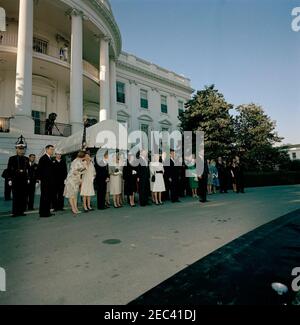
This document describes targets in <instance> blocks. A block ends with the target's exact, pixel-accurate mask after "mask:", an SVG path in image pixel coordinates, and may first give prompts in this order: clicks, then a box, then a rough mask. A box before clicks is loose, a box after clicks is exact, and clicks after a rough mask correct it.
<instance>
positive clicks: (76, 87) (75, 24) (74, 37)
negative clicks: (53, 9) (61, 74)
mask: <svg viewBox="0 0 300 325" xmlns="http://www.w3.org/2000/svg"><path fill="white" fill-rule="evenodd" d="M71 17H72V32H71V76H70V123H71V125H72V134H74V133H76V132H78V131H82V129H83V63H82V47H83V45H82V44H83V43H82V42H83V37H82V14H81V13H80V12H78V11H77V10H73V11H72V12H71Z"/></svg>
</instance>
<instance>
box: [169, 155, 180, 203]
mask: <svg viewBox="0 0 300 325" xmlns="http://www.w3.org/2000/svg"><path fill="white" fill-rule="evenodd" d="M165 172H166V173H167V177H168V180H169V187H170V192H171V201H172V202H173V203H175V202H180V201H179V178H180V173H181V167H180V166H178V163H177V161H176V155H175V151H174V150H173V149H171V150H170V164H169V166H166V167H165Z"/></svg>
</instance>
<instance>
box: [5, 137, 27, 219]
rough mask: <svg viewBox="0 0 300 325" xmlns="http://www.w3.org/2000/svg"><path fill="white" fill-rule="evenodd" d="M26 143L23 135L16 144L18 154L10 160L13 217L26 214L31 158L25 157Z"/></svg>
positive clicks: (9, 171) (9, 174)
mask: <svg viewBox="0 0 300 325" xmlns="http://www.w3.org/2000/svg"><path fill="white" fill-rule="evenodd" d="M25 149H26V144H25V143H24V141H23V137H21V138H19V139H18V142H17V144H16V153H17V154H16V155H15V156H12V157H10V158H9V160H8V165H7V170H8V185H9V186H11V187H12V193H13V202H12V217H18V216H25V213H24V212H25V210H26V199H27V193H26V190H27V186H28V183H29V178H28V167H29V160H28V158H27V157H25Z"/></svg>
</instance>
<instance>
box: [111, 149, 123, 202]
mask: <svg viewBox="0 0 300 325" xmlns="http://www.w3.org/2000/svg"><path fill="white" fill-rule="evenodd" d="M122 171H123V166H122V164H121V163H120V160H119V156H118V155H117V156H116V157H115V159H114V166H109V175H110V185H109V190H110V194H111V195H112V196H113V201H114V207H115V208H120V207H121V206H122V203H121V202H122V185H123V177H122V175H123V172H122Z"/></svg>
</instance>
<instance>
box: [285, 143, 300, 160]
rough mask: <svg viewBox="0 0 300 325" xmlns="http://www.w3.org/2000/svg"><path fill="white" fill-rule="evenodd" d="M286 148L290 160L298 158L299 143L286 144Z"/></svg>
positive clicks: (299, 157)
mask: <svg viewBox="0 0 300 325" xmlns="http://www.w3.org/2000/svg"><path fill="white" fill-rule="evenodd" d="M287 149H288V154H289V156H290V159H291V160H298V159H299V160H300V144H295V145H288V146H287Z"/></svg>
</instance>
